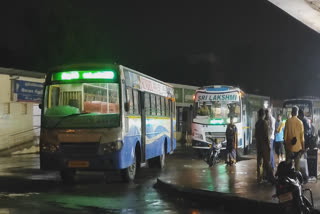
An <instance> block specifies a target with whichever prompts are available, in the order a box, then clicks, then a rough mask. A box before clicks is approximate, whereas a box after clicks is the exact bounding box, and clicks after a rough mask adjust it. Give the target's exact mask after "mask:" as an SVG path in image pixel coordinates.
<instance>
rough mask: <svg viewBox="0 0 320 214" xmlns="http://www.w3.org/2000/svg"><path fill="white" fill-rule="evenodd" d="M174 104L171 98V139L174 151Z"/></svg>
mask: <svg viewBox="0 0 320 214" xmlns="http://www.w3.org/2000/svg"><path fill="white" fill-rule="evenodd" d="M173 108H174V105H173V103H172V100H171V99H169V111H170V139H171V142H170V143H171V151H173V138H174V125H173V118H174V112H175V111H174V109H173Z"/></svg>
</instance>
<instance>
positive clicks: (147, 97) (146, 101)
mask: <svg viewBox="0 0 320 214" xmlns="http://www.w3.org/2000/svg"><path fill="white" fill-rule="evenodd" d="M144 108H145V111H146V115H151V108H150V94H149V93H145V94H144Z"/></svg>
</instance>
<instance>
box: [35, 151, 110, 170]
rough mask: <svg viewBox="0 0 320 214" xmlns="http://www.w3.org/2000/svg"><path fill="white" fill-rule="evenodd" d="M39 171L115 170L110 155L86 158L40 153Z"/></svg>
mask: <svg viewBox="0 0 320 214" xmlns="http://www.w3.org/2000/svg"><path fill="white" fill-rule="evenodd" d="M40 169H41V170H58V171H59V170H64V169H75V170H88V171H90V170H93V171H105V170H112V169H116V167H115V165H114V161H113V158H112V154H110V155H103V156H102V155H97V156H95V157H88V158H84V157H81V158H76V157H66V156H64V155H62V154H53V153H44V152H42V153H40Z"/></svg>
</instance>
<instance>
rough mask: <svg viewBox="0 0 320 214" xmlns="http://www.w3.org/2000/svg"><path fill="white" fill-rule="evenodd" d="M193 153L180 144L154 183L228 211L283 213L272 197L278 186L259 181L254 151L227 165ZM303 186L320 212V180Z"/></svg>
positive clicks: (160, 188)
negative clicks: (212, 164)
mask: <svg viewBox="0 0 320 214" xmlns="http://www.w3.org/2000/svg"><path fill="white" fill-rule="evenodd" d="M191 153H192V149H191V148H190V147H183V146H180V147H177V150H176V153H175V154H174V155H175V156H180V157H179V158H176V159H175V161H174V162H172V161H167V163H168V164H167V166H166V168H165V170H164V171H163V172H162V173H161V176H160V177H159V178H158V180H157V183H156V185H155V186H156V187H157V188H158V189H159V190H160V191H167V192H171V193H172V194H173V193H175V194H178V195H180V196H181V197H188V198H191V199H192V200H198V201H203V202H204V203H206V204H208V203H209V205H211V206H223V207H224V209H229V210H228V211H237V210H238V211H246V213H250V211H252V212H251V213H256V210H260V211H266V213H270V212H272V213H282V210H280V209H279V204H278V199H275V198H272V195H274V194H275V187H274V186H272V185H271V184H269V183H262V184H257V181H256V159H255V156H254V155H249V156H247V157H246V158H244V160H242V161H239V162H237V163H236V164H235V165H233V166H226V165H225V164H224V161H221V162H220V163H218V164H217V165H215V166H213V167H211V168H209V167H208V165H207V164H206V163H205V162H204V161H203V160H201V159H198V158H196V157H195V156H193V158H190V155H191V156H192V154H191ZM168 158H169V159H170V157H168ZM304 188H310V189H311V190H312V192H313V198H314V203H315V207H314V208H315V210H314V213H320V182H317V179H316V178H314V179H313V180H311V181H309V182H308V183H307V184H306V185H304ZM230 205H232V206H230ZM232 209H233V210H232Z"/></svg>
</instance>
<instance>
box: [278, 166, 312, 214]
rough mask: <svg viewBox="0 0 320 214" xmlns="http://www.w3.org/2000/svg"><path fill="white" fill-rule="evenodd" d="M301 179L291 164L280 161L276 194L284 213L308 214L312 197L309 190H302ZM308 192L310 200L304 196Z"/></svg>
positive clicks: (300, 175)
mask: <svg viewBox="0 0 320 214" xmlns="http://www.w3.org/2000/svg"><path fill="white" fill-rule="evenodd" d="M302 183H303V178H302V174H301V173H300V172H299V171H295V170H294V168H293V167H292V163H287V162H285V161H282V162H281V163H280V164H279V166H278V170H277V172H276V181H275V184H276V194H275V195H274V196H273V197H277V198H278V199H279V203H280V205H281V207H282V208H283V209H284V213H292V214H294V213H297V214H309V213H311V210H312V208H313V196H312V191H311V190H310V189H303V188H302ZM306 192H309V195H310V200H309V199H308V198H307V197H306V196H305V193H306Z"/></svg>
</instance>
